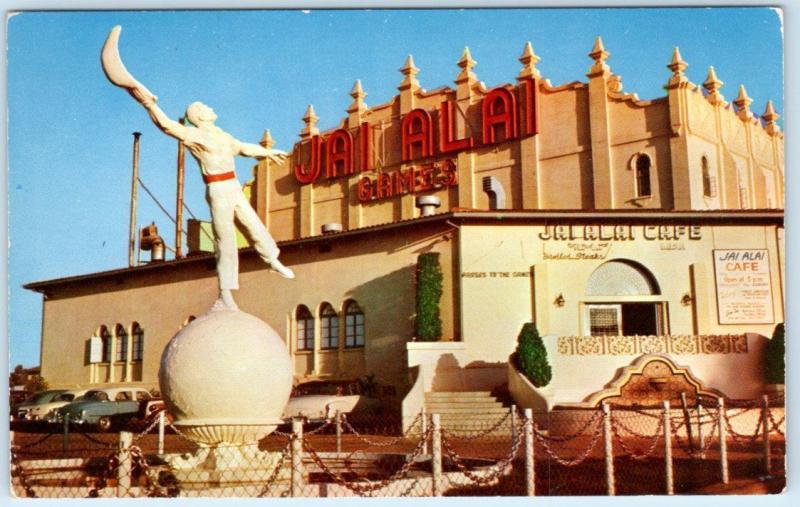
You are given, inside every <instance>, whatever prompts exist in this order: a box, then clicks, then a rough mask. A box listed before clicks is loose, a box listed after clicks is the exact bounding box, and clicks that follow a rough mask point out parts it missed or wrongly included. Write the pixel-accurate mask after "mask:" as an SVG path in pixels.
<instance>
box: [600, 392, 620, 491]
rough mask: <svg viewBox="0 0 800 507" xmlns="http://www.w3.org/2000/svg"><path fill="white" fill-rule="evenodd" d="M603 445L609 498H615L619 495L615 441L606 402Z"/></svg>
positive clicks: (604, 404) (604, 405)
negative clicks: (615, 465)
mask: <svg viewBox="0 0 800 507" xmlns="http://www.w3.org/2000/svg"><path fill="white" fill-rule="evenodd" d="M603 443H604V444H605V460H606V487H607V491H608V496H615V495H616V494H617V484H616V482H615V480H614V441H613V440H612V435H611V407H610V406H609V405H608V402H605V401H604V402H603Z"/></svg>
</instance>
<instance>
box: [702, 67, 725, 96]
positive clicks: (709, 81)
mask: <svg viewBox="0 0 800 507" xmlns="http://www.w3.org/2000/svg"><path fill="white" fill-rule="evenodd" d="M723 84H725V83H723V82H722V81H720V80H719V78H718V77H717V73H716V71H714V67H713V66H712V67H709V68H708V77H706V80H705V82H703V88H705V89H706V90H708V100H709V101H710V102H711V103H712V104H722V103H723V102H724V101H725V97H723V96H722V94H721V93H720V92H719V90H720V89H721V88H722V85H723Z"/></svg>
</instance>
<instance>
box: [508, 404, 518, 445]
mask: <svg viewBox="0 0 800 507" xmlns="http://www.w3.org/2000/svg"><path fill="white" fill-rule="evenodd" d="M509 416H510V417H509V418H510V419H511V442H516V441H517V406H516V405H511V414H509Z"/></svg>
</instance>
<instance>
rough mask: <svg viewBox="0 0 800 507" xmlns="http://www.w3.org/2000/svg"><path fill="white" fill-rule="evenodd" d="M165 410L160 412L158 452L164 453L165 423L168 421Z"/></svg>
mask: <svg viewBox="0 0 800 507" xmlns="http://www.w3.org/2000/svg"><path fill="white" fill-rule="evenodd" d="M164 413H165V411H164V410H162V411H161V412H159V413H158V454H159V455H162V454H164V423H165V421H166V416H165V415H164Z"/></svg>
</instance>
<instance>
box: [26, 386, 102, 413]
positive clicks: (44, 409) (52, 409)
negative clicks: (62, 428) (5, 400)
mask: <svg viewBox="0 0 800 507" xmlns="http://www.w3.org/2000/svg"><path fill="white" fill-rule="evenodd" d="M86 391H88V389H70V390H69V391H64V392H63V393H61V394H59V395H56V396H55V397H54V398H53V399H52V400H51V401H49V402H47V403H42V404H40V405H35V406H33V407H31V408H30V409H29V410H28V413H27V414H26V419H28V420H29V421H42V420H44V419H46V418H47V416H48V415H50V416H54V415H55V413H56V410H57V409H59V408H61V407H63V406H64V405H67V404H69V403H72V402H73V401H77V400H79V399H80V398H81V397H82V396H83V395H84V394H86Z"/></svg>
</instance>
